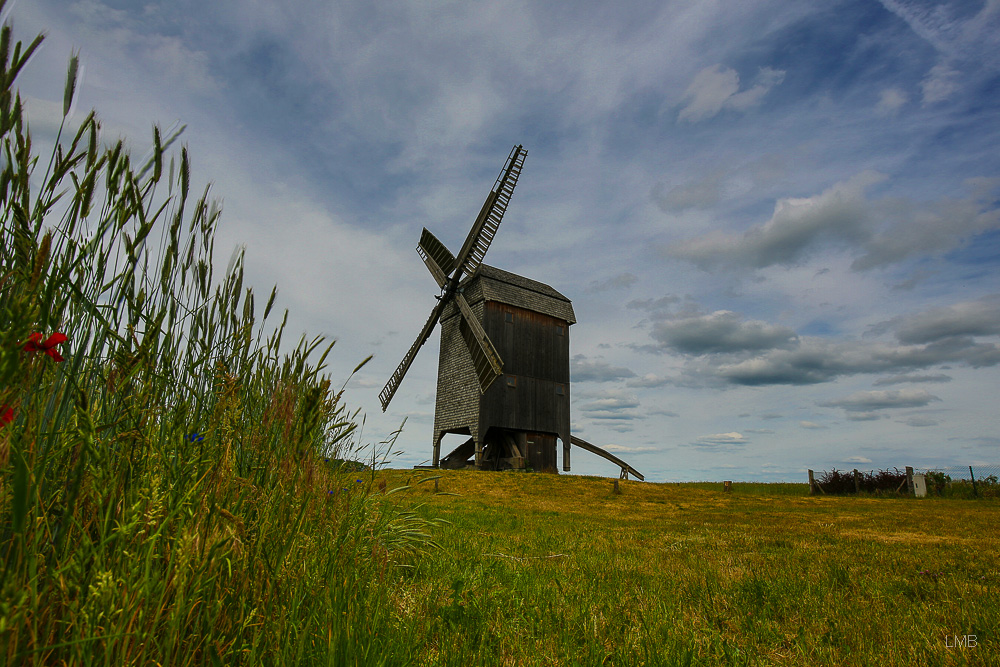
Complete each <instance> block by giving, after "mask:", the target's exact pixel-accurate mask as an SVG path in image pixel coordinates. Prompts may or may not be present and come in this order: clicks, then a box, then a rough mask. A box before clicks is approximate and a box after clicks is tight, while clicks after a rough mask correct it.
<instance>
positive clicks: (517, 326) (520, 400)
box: [434, 265, 576, 470]
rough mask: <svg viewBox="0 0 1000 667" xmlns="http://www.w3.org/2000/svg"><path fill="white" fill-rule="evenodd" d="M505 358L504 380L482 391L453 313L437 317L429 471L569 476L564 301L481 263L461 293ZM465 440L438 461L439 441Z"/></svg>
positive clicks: (569, 316) (569, 313)
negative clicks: (449, 435) (513, 471)
mask: <svg viewBox="0 0 1000 667" xmlns="http://www.w3.org/2000/svg"><path fill="white" fill-rule="evenodd" d="M459 289H461V290H462V293H463V294H464V296H465V299H466V301H467V302H468V304H469V306H470V308H471V310H472V312H473V314H474V316H475V318H476V319H477V320H478V322H479V323H480V324H481V325H482V327H483V330H484V331H485V332H486V335H487V336H488V337H489V339H490V340H491V341H492V342H493V345H494V347H495V349H496V351H497V353H498V354H499V356H500V358H501V359H502V360H503V374H502V375H501V376H500V377H499V378H498V379H497V380H496V381H495V382H493V383H492V384H490V386H489V387H488V388H487V389H486V390H485V391H481V388H480V384H479V382H478V380H477V376H476V371H475V368H474V366H473V364H472V360H471V358H470V356H469V354H468V353H467V351H466V349H465V345H464V343H463V340H464V339H465V338H466V337H467V336H468V335H469V333H468V331H467V325H466V324H465V321H464V320H463V318H462V317H461V312H460V311H459V309H458V308H457V307H454V306H451V307H446V308H445V309H444V312H443V313H442V315H441V352H440V357H439V363H438V380H437V400H436V405H435V411H434V466H435V467H436V466H439V465H440V466H441V467H445V468H467V467H474V468H486V469H490V470H502V469H506V468H529V469H533V470H555V469H556V468H557V465H558V463H557V449H558V448H557V439H558V440H561V441H562V450H563V469H564V470H569V466H570V461H569V443H570V410H569V398H570V393H569V389H570V386H569V327H570V325H571V324H574V323H575V322H576V316H575V315H574V313H573V305H572V304H571V303H570V301H569V299H567V298H566V297H565V296H563V295H562V294H560V293H559V292H558V291H556V290H555V289H553V288H552V287H549V286H548V285H545V284H543V283H540V282H537V281H534V280H531V279H529V278H525V277H523V276H518V275H515V274H513V273H509V272H507V271H502V270H500V269H497V268H494V267H491V266H486V265H482V266H480V267H479V269H478V270H477V271H476V273H475V274H474V275H472V276H470V277H468V278H467V279H466V280H465V281H463V282H462V284H461V286H460V288H459ZM447 433H459V434H465V435H468V436H470V437H469V439H468V440H467V441H465V442H464V443H463V444H462V445H461V446H459V447H458V448H457V449H455V451H453V452H451V453H450V454H448V455H447V456H445V457H444V459H443V460H442V459H441V437H442V436H443V435H445V434H447Z"/></svg>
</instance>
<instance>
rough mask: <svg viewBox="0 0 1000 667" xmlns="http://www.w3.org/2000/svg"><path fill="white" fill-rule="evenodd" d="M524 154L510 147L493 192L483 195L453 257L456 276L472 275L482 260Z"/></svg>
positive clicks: (522, 165) (508, 197)
mask: <svg viewBox="0 0 1000 667" xmlns="http://www.w3.org/2000/svg"><path fill="white" fill-rule="evenodd" d="M527 155H528V151H526V150H524V147H522V146H520V145H517V146H514V148H513V149H511V151H510V155H509V156H508V157H507V162H506V163H505V164H504V168H503V169H501V170H500V175H499V176H498V177H497V180H496V183H494V184H493V191H492V192H490V196H489V197H487V198H486V203H484V204H483V209H482V210H481V211H480V212H479V217H478V218H477V219H476V224H475V225H473V227H472V231H471V232H470V233H469V237H468V238H467V239H465V245H463V246H462V250H461V252H459V253H458V258H457V259H456V260H455V261H456V263H457V264H458V274H457V275H462V274H464V275H469V274H472V273H473V272H474V271H475V270H476V269H478V268H479V265H480V264H482V263H483V257H485V256H486V251H487V250H489V247H490V243H492V242H493V237H494V236H495V235H496V233H497V229H498V228H499V227H500V222H501V221H502V220H503V214H504V213H506V211H507V205H508V204H509V203H510V197H511V195H512V194H514V186H515V185H517V177H518V176H520V175H521V169H522V168H523V167H524V158H525V157H527Z"/></svg>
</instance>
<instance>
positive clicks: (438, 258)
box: [417, 227, 455, 276]
mask: <svg viewBox="0 0 1000 667" xmlns="http://www.w3.org/2000/svg"><path fill="white" fill-rule="evenodd" d="M421 251H423V252H424V253H425V254H427V255H428V256H429V257H431V258H433V259H434V262H435V263H436V264H437V265H438V266H439V267H440V268H441V270H442V271H443V272H444V274H445V275H446V276H447V275H449V274H450V273H451V270H452V269H454V268H455V256H454V255H452V254H451V253H450V252H449V251H448V249H447V248H445V247H444V244H443V243H441V242H440V241H438V240H437V237H436V236H434V235H433V234H431V233H430V232H429V231H428V230H427V228H426V227H424V232H423V234H421V235H420V243H419V244H418V246H417V252H421Z"/></svg>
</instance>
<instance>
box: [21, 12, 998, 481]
mask: <svg viewBox="0 0 1000 667" xmlns="http://www.w3.org/2000/svg"><path fill="white" fill-rule="evenodd" d="M5 14H6V16H5V18H6V19H7V20H10V21H12V22H13V24H14V28H15V35H16V36H17V37H18V38H20V39H22V40H25V41H30V39H31V38H32V37H33V36H34V34H36V33H37V32H39V31H45V32H46V34H47V38H46V42H45V44H44V47H43V48H42V50H41V51H40V52H39V53H38V54H37V55H36V57H35V58H34V59H33V60H32V62H31V63H30V64H29V66H28V69H27V71H26V72H25V74H24V75H23V78H22V79H21V80H20V84H19V85H20V88H21V93H22V95H23V96H24V97H25V98H26V100H27V109H28V114H29V119H30V122H31V129H32V132H33V134H34V135H35V137H36V138H37V140H38V141H39V142H42V143H43V142H44V140H45V139H46V137H48V138H49V140H50V141H51V137H54V132H55V129H56V128H57V126H58V123H59V119H60V117H61V113H62V97H63V86H64V80H65V71H66V65H67V62H68V60H69V56H70V53H71V52H75V51H77V50H78V51H79V53H80V59H81V63H82V66H83V68H82V72H83V74H82V79H81V81H80V84H79V87H78V92H77V97H76V100H75V103H74V111H73V116H72V118H71V121H70V124H71V125H72V121H73V119H75V120H76V121H77V122H79V121H80V120H82V118H83V117H84V116H85V115H86V113H87V111H89V110H90V109H92V108H93V109H96V110H97V112H98V116H99V118H100V120H101V121H102V126H103V131H104V136H105V137H106V138H107V140H108V141H113V140H116V139H117V138H119V137H121V138H124V139H125V140H126V141H127V144H128V145H129V146H130V147H131V149H132V150H133V152H134V153H136V154H139V155H141V154H143V153H145V152H146V151H147V150H148V149H149V147H150V145H151V136H152V126H153V125H154V124H157V125H159V126H160V127H161V128H163V129H164V130H165V131H166V130H167V129H169V128H170V127H172V126H174V125H175V123H180V124H182V125H185V126H186V129H185V130H184V133H183V135H182V137H181V140H182V141H183V142H184V143H185V144H186V145H187V146H188V149H189V152H190V154H191V157H192V163H193V168H192V182H193V183H194V184H195V186H198V187H192V189H193V190H195V191H200V190H201V189H202V187H203V186H204V185H205V184H208V183H212V184H213V189H212V192H213V193H214V195H215V196H216V197H217V198H218V199H219V200H220V202H221V205H222V209H223V213H222V223H221V226H220V229H219V235H218V238H217V242H216V248H217V257H216V262H217V264H218V265H219V266H218V267H217V273H222V272H223V270H224V267H225V265H226V263H227V262H228V259H229V256H230V253H231V249H232V248H234V247H236V246H237V245H238V244H245V245H246V273H247V276H246V282H247V283H249V284H251V285H253V286H254V287H255V291H256V292H257V294H258V295H259V298H260V299H262V300H263V299H266V297H267V295H268V294H269V293H270V291H271V287H272V286H273V285H274V284H277V285H278V289H279V292H278V299H277V301H276V308H277V309H285V308H287V309H288V310H289V311H290V314H289V325H288V331H287V333H286V337H292V338H296V337H297V336H298V335H299V334H301V333H303V332H308V334H309V336H310V337H312V336H316V335H322V336H326V337H327V338H330V339H336V340H337V344H336V347H335V348H334V352H333V353H332V357H331V361H330V373H331V374H332V376H333V377H334V379H346V378H347V377H348V376H349V375H350V372H351V370H352V369H353V368H354V367H355V366H356V365H357V364H358V362H360V361H361V360H362V359H364V358H365V357H366V356H368V355H369V354H374V355H375V356H374V359H373V360H372V361H371V362H370V363H369V364H368V365H367V366H365V367H364V368H363V369H362V370H361V371H360V372H359V373H358V374H357V375H356V376H354V377H353V378H352V379H351V381H350V383H349V384H348V388H347V392H346V398H347V402H348V404H349V405H351V406H352V407H356V408H360V409H361V411H362V413H364V415H365V424H364V436H365V438H366V439H367V440H369V441H371V442H378V441H379V440H382V439H384V438H385V437H386V436H388V434H389V433H391V432H392V431H393V430H394V429H396V428H398V427H399V425H400V424H401V423H402V422H403V420H404V419H405V420H406V421H405V428H404V429H403V432H402V434H401V435H400V436H399V438H398V440H397V449H398V451H399V453H398V454H397V455H396V456H395V458H394V459H393V465H394V466H399V467H408V466H412V465H416V464H421V463H426V462H427V461H428V459H429V458H430V455H431V430H432V425H433V413H434V392H435V378H436V372H437V354H438V340H439V339H438V335H437V334H436V333H435V334H434V335H433V336H432V337H431V339H430V340H429V341H428V343H427V344H426V345H425V346H424V347H423V348H422V350H421V353H420V354H419V355H418V357H417V360H416V362H415V363H414V365H413V366H412V367H411V369H410V371H409V373H408V374H407V376H406V378H405V380H404V381H403V383H402V385H401V386H400V389H399V391H398V392H397V394H396V396H395V398H394V399H393V401H392V403H391V405H390V407H389V410H388V411H387V412H386V413H385V414H383V413H382V411H381V408H380V405H379V401H378V392H379V391H380V389H381V388H382V386H383V385H384V384H385V382H386V381H387V380H388V378H389V376H390V375H391V374H392V372H393V370H394V369H395V368H396V365H397V364H398V363H399V361H400V359H401V358H402V357H403V355H404V353H405V352H406V350H407V349H408V348H409V346H410V344H411V343H412V341H413V339H414V338H415V337H416V335H417V334H418V332H419V331H420V328H421V326H422V325H423V323H424V321H425V319H426V317H427V315H428V313H429V312H430V310H431V308H432V307H433V306H434V304H435V300H434V297H435V295H436V294H437V293H438V290H437V287H436V285H435V283H434V281H433V279H432V277H431V276H430V274H429V273H428V272H427V270H426V268H425V267H424V266H423V263H422V262H421V261H420V258H419V257H418V255H417V253H416V252H414V248H415V246H416V243H417V240H418V239H419V236H420V231H421V228H423V227H427V228H428V229H430V230H431V231H432V232H433V233H434V234H435V235H436V236H437V237H438V238H439V239H441V240H442V241H443V242H444V243H445V244H446V245H447V246H448V247H450V248H451V250H452V252H457V251H458V249H459V247H460V246H461V244H462V242H463V240H464V239H465V236H466V234H467V233H468V231H469V228H470V227H471V225H472V222H473V220H474V218H475V216H476V214H477V213H478V211H479V208H480V207H481V205H482V202H483V200H484V199H485V198H486V195H487V194H488V193H489V189H490V188H491V187H492V185H493V182H494V179H495V178H496V176H497V173H498V172H499V171H500V168H501V166H502V165H503V162H504V159H505V158H506V157H507V154H508V152H509V151H510V149H511V146H513V145H515V144H523V145H524V147H525V148H526V149H527V150H528V156H527V159H526V161H525V165H524V171H523V173H522V175H521V178H520V180H519V182H518V185H517V188H516V190H515V191H514V194H513V197H512V199H511V203H510V206H509V208H508V209H507V213H506V216H505V217H504V220H503V224H502V225H501V227H500V229H499V231H498V233H497V236H496V238H495V240H494V242H493V244H492V246H491V248H490V250H489V253H488V254H487V256H486V263H488V264H491V265H493V266H497V267H499V268H502V269H505V270H507V271H512V272H514V273H517V274H521V275H524V276H527V277H530V278H532V279H535V280H539V281H541V282H544V283H546V284H549V285H551V286H552V287H554V288H555V289H557V290H559V291H560V292H561V293H563V294H565V295H566V296H567V297H568V298H570V299H571V300H572V302H573V307H574V309H575V312H576V316H577V320H578V322H577V324H575V325H573V326H572V327H571V329H570V347H571V352H570V354H571V364H572V385H571V399H572V406H571V409H572V423H573V432H574V434H575V435H578V436H579V437H582V438H583V439H585V440H587V441H589V442H592V443H593V444H596V445H599V446H602V447H605V448H607V449H609V450H611V451H613V452H614V453H615V454H617V455H618V456H620V457H622V458H624V459H626V460H627V461H628V462H629V463H631V464H632V465H633V466H634V467H635V468H637V469H638V470H640V471H641V472H643V473H644V474H645V475H646V479H647V480H649V481H656V482H663V481H684V480H722V479H733V480H747V481H750V480H755V481H797V482H802V481H805V479H806V470H807V469H810V468H811V469H815V470H817V471H819V470H829V469H831V468H838V469H851V468H859V469H861V470H871V469H881V468H892V467H903V466H907V465H909V466H914V467H917V468H921V467H926V468H933V467H940V466H962V465H970V464H971V465H981V464H990V463H994V464H996V463H1000V451H998V450H1000V434H998V431H997V425H998V420H997V416H996V415H997V412H996V410H997V398H996V393H997V389H998V387H1000V273H998V264H1000V207H998V199H1000V152H998V150H997V149H998V147H1000V112H998V104H1000V1H998V0H985V2H983V1H980V2H961V1H954V2H925V1H922V0H921V1H916V0H881V1H875V0H868V1H862V0H844V1H837V0H833V1H831V0H823V1H822V2H813V1H807V0H782V1H769V0H746V1H744V2H739V3H733V2H721V1H710V0H701V1H698V2H691V1H689V0H683V1H678V2H670V1H663V0H657V1H655V2H646V1H623V2H616V3H605V2H558V1H552V0H549V1H545V2H533V1H530V0H511V1H504V2H475V3H470V2H445V1H427V2H417V1H415V2H405V3H401V2H382V1H375V2H363V3H362V2H356V3H344V2H330V1H323V2H320V1H318V0H216V1H213V2H211V3H206V2H203V0H169V1H162V2H161V1H158V0H149V1H148V2H136V1H127V0H103V1H102V0H80V1H74V0H36V1H34V2H31V1H29V0H21V1H20V2H18V3H16V4H13V5H11V3H10V2H8V7H7V8H6V10H5ZM278 312H280V310H278ZM450 438H454V440H451V439H449V438H446V439H445V441H444V448H448V447H449V445H450V444H454V445H457V444H459V443H460V442H461V438H460V437H459V436H450ZM442 453H445V452H442ZM572 472H573V473H574V474H592V475H605V476H617V473H618V470H617V468H616V467H615V466H614V465H612V464H610V463H608V462H607V461H605V460H603V459H600V458H597V457H594V456H593V455H591V454H588V453H586V452H583V451H581V450H578V449H577V450H574V455H573V468H572Z"/></svg>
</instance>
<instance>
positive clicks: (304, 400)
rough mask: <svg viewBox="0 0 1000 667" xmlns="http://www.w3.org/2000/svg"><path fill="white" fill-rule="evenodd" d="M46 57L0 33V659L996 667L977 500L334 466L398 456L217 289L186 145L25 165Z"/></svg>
mask: <svg viewBox="0 0 1000 667" xmlns="http://www.w3.org/2000/svg"><path fill="white" fill-rule="evenodd" d="M3 5H4V0H0V9H2V7H3ZM39 41H40V40H35V41H33V42H32V43H31V44H29V45H27V46H25V45H23V44H20V43H15V42H14V39H13V36H12V32H11V30H10V28H9V27H6V26H5V27H4V28H3V31H2V33H0V66H2V69H0V227H2V229H0V288H2V289H0V417H3V422H2V423H0V665H114V666H116V667H117V666H119V665H171V666H173V665H203V664H204V665H261V664H264V665H355V664H356V665H381V664H384V665H409V664H413V665H689V664H697V665H743V664H752V665H756V664H761V665H766V664H790V665H838V666H839V665H904V664H905V665H911V664H919V665H958V664H972V665H988V664H996V658H995V657H993V656H996V655H998V654H1000V650H998V649H1000V645H998V641H997V637H996V628H997V627H1000V612H998V602H997V592H998V586H1000V574H998V568H997V556H996V554H997V553H998V552H1000V544H998V542H1000V535H998V533H997V530H996V520H995V518H996V516H997V505H996V500H994V499H990V500H980V501H975V502H973V501H967V500H956V499H947V498H934V499H926V500H919V501H918V500H916V499H896V498H879V497H863V496H862V497H853V498H852V497H836V498H835V497H809V496H807V495H806V491H807V489H806V485H804V484H768V485H762V484H747V483H743V482H736V483H735V484H734V485H733V489H732V492H730V493H723V491H722V484H721V482H715V483H699V484H680V485H678V484H643V483H639V482H635V481H624V482H621V484H620V487H621V491H622V493H621V494H617V495H616V494H614V493H613V492H612V488H613V487H612V480H609V479H603V478H596V477H569V476H557V475H546V474H504V473H485V472H464V471H462V472H457V471H443V472H441V473H440V474H439V475H430V474H428V473H415V472H412V471H381V472H373V471H372V470H371V468H370V467H368V468H366V467H365V466H363V465H358V464H355V463H353V462H354V461H358V460H363V461H369V462H377V460H378V459H379V457H380V456H386V455H387V454H388V452H390V451H391V448H392V445H393V442H394V437H395V434H393V435H391V436H389V437H388V438H387V439H386V441H385V442H382V443H378V444H377V445H374V446H372V447H369V448H365V447H364V446H363V444H362V443H361V442H360V441H359V439H358V429H357V424H358V422H359V413H358V411H357V410H354V411H351V410H350V409H349V408H348V407H347V405H346V400H345V396H344V394H343V389H342V388H341V389H340V390H337V389H336V388H335V387H336V385H335V384H334V383H333V380H332V378H330V377H329V376H328V375H326V374H325V373H324V364H325V360H326V358H327V355H328V354H329V353H330V351H331V350H330V348H331V347H332V344H331V345H326V346H324V345H323V342H322V341H321V340H320V339H316V340H312V341H309V340H307V339H305V338H303V339H302V340H301V341H300V342H299V344H298V346H297V347H296V348H295V349H294V350H293V351H292V352H291V353H288V354H280V353H279V350H281V349H283V348H282V347H281V336H282V331H283V326H284V325H283V323H282V324H279V325H277V326H276V327H274V328H273V329H268V328H266V326H265V322H266V321H267V320H268V318H269V316H270V311H271V308H272V306H273V304H274V299H275V291H274V290H272V291H271V293H270V296H269V298H268V300H267V303H266V305H265V306H264V308H263V313H262V314H261V315H260V316H259V317H258V311H259V308H258V305H257V303H256V301H255V297H254V292H253V290H252V289H251V288H249V287H245V286H244V285H243V268H242V257H241V254H240V253H235V254H234V255H233V257H232V259H231V261H230V266H229V268H228V269H227V271H226V273H225V275H223V276H221V277H215V276H213V270H212V267H213V266H214V262H213V250H214V238H215V229H216V225H217V224H218V222H219V211H218V209H217V208H216V207H215V205H214V204H213V203H212V201H211V199H210V197H209V191H208V190H207V189H206V190H205V191H204V192H203V194H202V195H201V196H198V197H195V196H193V195H192V193H191V166H190V159H189V156H188V151H187V149H186V148H180V149H179V151H178V149H177V148H176V147H174V146H173V144H175V143H176V140H177V136H176V135H175V136H171V137H162V136H161V135H160V133H159V131H158V130H156V129H154V132H153V138H152V142H151V143H152V146H153V148H152V150H151V152H150V156H149V158H148V159H143V160H140V161H139V162H134V161H133V160H132V158H131V157H130V155H129V154H128V152H127V151H126V150H125V149H124V147H123V145H122V143H121V142H120V141H117V142H113V143H110V144H105V143H104V141H103V139H102V137H101V134H100V126H99V122H98V119H97V117H96V115H94V114H91V115H89V116H87V117H86V118H84V119H83V120H82V122H80V123H79V124H78V125H76V129H75V130H72V131H71V130H70V128H69V127H68V126H66V127H63V128H62V129H61V130H60V138H59V139H58V140H57V143H58V144H59V148H58V149H57V150H56V152H55V153H54V154H53V155H52V156H51V158H50V159H42V160H40V159H39V158H38V157H37V156H36V155H35V153H34V152H33V149H32V148H31V141H30V134H29V132H28V129H27V125H26V119H25V118H24V117H23V114H22V109H21V104H20V99H19V97H18V95H17V92H16V87H15V85H14V83H15V81H16V76H17V74H18V72H19V71H20V69H21V67H22V66H23V65H24V63H25V62H26V61H27V60H28V58H29V56H30V55H31V53H32V52H33V50H34V49H35V48H36V47H37V45H38V43H39ZM76 70H77V66H76V59H75V58H73V59H71V64H70V68H69V71H70V74H69V76H68V78H67V82H66V86H65V90H66V99H65V104H64V109H65V110H66V111H68V109H69V108H70V107H71V101H72V95H73V91H74V89H75V73H76ZM64 131H65V132H66V136H65V137H64V136H63V132H64ZM286 315H287V314H286ZM55 332H60V333H65V334H66V336H67V337H68V340H67V341H65V342H63V343H60V344H58V345H56V346H55V348H54V350H52V354H48V353H47V352H46V351H45V350H42V349H38V347H39V345H38V344H37V343H36V342H32V337H33V336H34V335H35V334H40V335H41V340H40V341H38V342H43V341H45V340H48V336H50V335H51V334H53V333H55ZM56 351H57V352H56ZM59 354H61V355H63V356H64V357H65V360H63V361H59V357H58V355H59ZM363 363H364V362H362V364H363ZM359 368H360V365H359ZM375 467H376V468H377V467H378V466H377V465H376V466H375ZM435 484H436V485H437V488H438V490H439V492H436V491H435ZM969 635H975V636H976V640H977V643H978V645H977V646H976V647H975V648H966V649H959V648H954V647H949V646H948V643H949V637H951V638H954V637H956V636H959V637H964V636H969ZM952 643H954V641H952Z"/></svg>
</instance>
